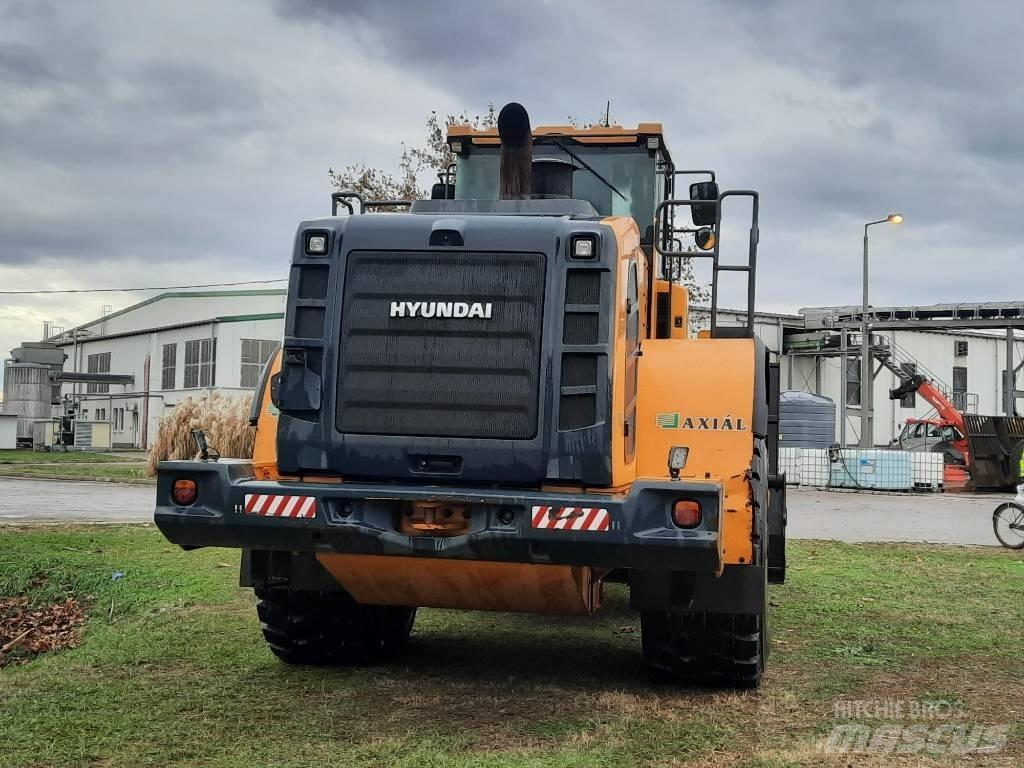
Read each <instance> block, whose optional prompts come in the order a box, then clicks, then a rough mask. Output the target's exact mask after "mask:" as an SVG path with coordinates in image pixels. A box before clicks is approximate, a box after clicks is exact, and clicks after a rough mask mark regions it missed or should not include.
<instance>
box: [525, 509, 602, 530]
mask: <svg viewBox="0 0 1024 768" xmlns="http://www.w3.org/2000/svg"><path fill="white" fill-rule="evenodd" d="M611 521H612V518H611V515H609V514H608V510H607V509H603V508H600V507H534V508H533V527H534V528H544V529H546V530H554V531H607V530H608V526H610V525H611Z"/></svg>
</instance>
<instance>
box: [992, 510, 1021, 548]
mask: <svg viewBox="0 0 1024 768" xmlns="http://www.w3.org/2000/svg"><path fill="white" fill-rule="evenodd" d="M992 529H993V530H994V531H995V534H996V538H997V539H999V543H1000V544H1002V545H1003V546H1004V547H1009V548H1010V549H1024V506H1022V505H1021V504H1018V503H1016V502H1013V501H1007V502H1005V503H1003V504H1000V505H999V506H998V507H996V509H995V511H994V512H993V513H992Z"/></svg>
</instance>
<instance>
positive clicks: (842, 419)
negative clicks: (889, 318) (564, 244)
mask: <svg viewBox="0 0 1024 768" xmlns="http://www.w3.org/2000/svg"><path fill="white" fill-rule="evenodd" d="M846 335H847V334H846V331H845V330H844V331H840V332H839V368H840V370H839V444H840V445H841V446H843V448H845V447H846V366H847V365H848V364H849V357H847V355H846Z"/></svg>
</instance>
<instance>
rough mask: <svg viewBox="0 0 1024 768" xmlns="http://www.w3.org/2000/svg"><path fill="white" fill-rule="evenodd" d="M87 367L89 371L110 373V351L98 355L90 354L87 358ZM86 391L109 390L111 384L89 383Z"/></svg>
mask: <svg viewBox="0 0 1024 768" xmlns="http://www.w3.org/2000/svg"><path fill="white" fill-rule="evenodd" d="M86 364H87V365H88V368H87V369H86V370H87V371H88V372H89V373H110V353H109V352H100V353H99V354H97V355H89V356H88V358H86ZM85 391H86V392H109V391H110V385H109V384H96V383H92V384H87V385H86V388H85Z"/></svg>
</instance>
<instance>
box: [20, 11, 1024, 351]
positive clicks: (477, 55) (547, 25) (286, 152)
mask: <svg viewBox="0 0 1024 768" xmlns="http://www.w3.org/2000/svg"><path fill="white" fill-rule="evenodd" d="M446 6H447V4H446V3H444V2H413V1H411V0H410V1H409V2H386V1H385V0H377V1H376V2H374V1H372V0H367V1H366V2H329V1H328V0H279V1H277V2H271V1H270V0H265V1H260V0H244V1H243V0H218V2H199V1H195V2H186V1H185V0H176V2H166V1H164V2H156V1H153V2H150V1H148V0H132V2H127V1H124V0H122V1H121V2H102V1H97V2H89V3H76V2H69V1H65V2H62V3H59V2H47V1H46V0H0V288H3V289H6V290H14V289H40V288H75V287H79V288H80V287H108V286H118V287H124V286H135V285H159V284H175V283H192V282H195V283H199V282H216V281H221V280H240V279H267V278H276V277H281V276H283V275H284V274H285V272H286V265H287V261H288V253H289V248H290V243H291V238H292V235H293V233H294V229H295V225H296V223H297V222H298V221H299V220H301V219H302V218H308V217H312V216H317V215H322V214H324V213H325V212H327V210H328V208H329V200H328V195H329V193H330V186H329V184H328V179H327V169H328V167H329V166H334V167H339V166H344V165H346V164H348V163H352V162H366V163H369V164H372V165H378V166H382V167H385V168H394V166H395V165H396V161H397V156H398V154H399V152H400V147H401V143H402V142H403V141H404V142H408V143H411V144H415V143H418V142H420V141H421V140H422V137H423V134H424V131H423V123H424V120H425V118H426V116H427V115H428V114H429V112H430V111H431V110H432V109H436V110H438V111H440V112H442V113H447V112H460V111H462V110H463V109H467V110H470V111H472V112H477V111H481V110H483V109H485V108H486V106H487V103H488V102H489V101H493V102H494V103H495V104H497V105H498V106H500V105H501V104H503V103H505V102H506V101H509V100H517V101H520V102H522V103H523V104H524V105H526V107H527V109H528V110H529V112H530V115H531V118H532V120H533V122H534V124H542V123H558V122H564V120H565V118H566V116H567V115H570V114H572V115H580V116H583V117H595V116H596V115H597V114H599V113H600V112H601V110H602V109H603V107H604V104H605V101H606V100H608V99H610V100H611V116H612V119H613V121H615V122H619V123H622V124H624V125H635V124H636V123H637V122H638V121H661V122H662V123H664V124H665V128H666V133H667V140H668V144H669V146H670V147H671V149H672V152H673V155H674V157H675V159H676V162H677V164H678V165H680V166H691V167H710V168H715V169H717V170H718V172H719V178H720V180H721V182H722V184H723V186H725V187H734V188H735V187H743V188H754V189H758V190H759V191H760V192H761V251H760V273H759V276H760V281H759V300H758V304H759V307H760V308H762V309H766V310H776V311H778V310H792V309H796V308H798V307H801V306H808V305H815V304H829V303H842V304H846V303H857V302H859V300H860V253H861V232H862V230H861V227H862V225H863V223H864V222H865V221H867V220H869V219H876V218H881V217H884V216H885V214H886V213H888V212H889V211H891V210H898V211H900V212H901V213H903V214H904V215H905V216H906V223H905V224H904V225H903V226H902V227H890V226H885V227H876V228H874V229H873V230H872V270H873V272H872V278H873V279H872V302H873V303H875V304H883V303H886V304H888V303H904V304H909V303H933V302H940V301H998V300H1012V299H1021V298H1024V290H1022V287H1021V283H1022V278H1024V266H1022V264H1024V258H1022V254H1021V247H1020V243H1021V241H1022V240H1024V218H1022V215H1021V210H1022V208H1024V186H1022V183H1021V175H1022V171H1024V167H1022V166H1024V128H1022V126H1024V56H1022V53H1021V48H1022V44H1024V43H1022V41H1024V18H1022V15H1024V12H1022V8H1024V5H1022V4H1020V3H1013V2H1008V1H1007V2H975V3H967V2H935V1H934V0H926V1H924V2H888V1H884V2H858V3H838V2H836V3H819V2H811V1H808V2H777V3H773V2H760V1H759V0H750V1H749V2H712V1H711V0H707V2H688V1H686V0H675V1H672V0H666V1H665V2H661V3H645V2H636V1H635V2H632V3H629V4H627V5H625V6H624V5H623V4H622V3H621V2H607V3H606V2H600V1H595V0H586V2H583V1H582V0H580V1H579V2H575V3H569V2H555V1H554V0H550V1H549V2H530V0H516V1H515V2H509V3H489V2H477V3H471V4H466V3H453V4H452V5H451V6H450V7H448V8H447V9H446ZM147 295H150V294H124V293H118V294H109V295H108V294H84V295H77V296H58V297H52V296H50V297H11V296H0V353H2V354H3V355H4V356H5V355H6V353H7V350H9V349H10V348H11V347H13V346H15V345H16V344H17V343H18V342H19V341H20V340H23V339H36V338H38V337H39V336H40V333H41V324H42V321H43V320H51V321H54V322H55V323H57V324H59V325H64V326H67V327H70V326H72V325H75V324H77V323H80V322H83V321H86V320H89V319H92V318H93V317H96V316H98V315H99V314H100V311H101V308H102V306H103V305H104V304H111V305H113V307H114V308H115V309H117V308H120V307H123V306H126V305H128V304H130V303H133V302H134V301H137V300H141V299H142V298H145V297H146V296H147Z"/></svg>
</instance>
